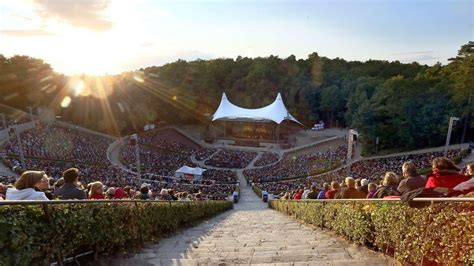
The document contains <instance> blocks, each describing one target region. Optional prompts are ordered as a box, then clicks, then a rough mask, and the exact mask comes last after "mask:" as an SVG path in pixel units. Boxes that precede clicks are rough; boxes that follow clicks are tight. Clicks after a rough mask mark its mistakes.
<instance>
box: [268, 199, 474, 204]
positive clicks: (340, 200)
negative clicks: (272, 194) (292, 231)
mask: <svg viewBox="0 0 474 266" xmlns="http://www.w3.org/2000/svg"><path fill="white" fill-rule="evenodd" d="M279 200H281V201H290V202H324V203H328V202H360V201H368V202H371V201H373V202H380V201H392V202H394V201H395V202H402V200H401V199H399V198H388V199H301V200H282V199H271V200H270V201H279ZM411 201H418V202H420V201H422V202H426V201H431V202H474V198H414V199H412V200H411Z"/></svg>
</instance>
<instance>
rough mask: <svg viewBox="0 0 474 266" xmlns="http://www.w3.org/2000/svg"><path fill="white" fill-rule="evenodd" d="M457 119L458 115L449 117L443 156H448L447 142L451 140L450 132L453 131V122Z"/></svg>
mask: <svg viewBox="0 0 474 266" xmlns="http://www.w3.org/2000/svg"><path fill="white" fill-rule="evenodd" d="M456 121H459V117H453V116H451V117H450V118H449V126H448V134H447V136H446V145H445V146H444V156H448V147H449V142H450V141H451V133H452V132H453V125H454V122H456Z"/></svg>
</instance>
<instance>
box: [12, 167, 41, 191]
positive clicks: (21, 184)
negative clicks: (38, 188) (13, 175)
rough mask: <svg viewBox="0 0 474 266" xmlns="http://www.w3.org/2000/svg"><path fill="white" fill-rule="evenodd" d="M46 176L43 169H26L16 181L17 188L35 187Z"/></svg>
mask: <svg viewBox="0 0 474 266" xmlns="http://www.w3.org/2000/svg"><path fill="white" fill-rule="evenodd" d="M44 176H46V173H45V172H43V171H25V172H23V174H21V176H20V178H19V179H18V180H17V181H16V183H15V188H16V189H18V190H22V189H25V188H34V187H35V185H36V184H37V183H38V182H40V181H41V179H43V177H44Z"/></svg>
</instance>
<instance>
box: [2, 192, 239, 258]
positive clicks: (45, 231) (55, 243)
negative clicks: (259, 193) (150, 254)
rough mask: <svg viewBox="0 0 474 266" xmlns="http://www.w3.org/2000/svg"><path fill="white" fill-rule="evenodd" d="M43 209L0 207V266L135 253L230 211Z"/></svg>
mask: <svg viewBox="0 0 474 266" xmlns="http://www.w3.org/2000/svg"><path fill="white" fill-rule="evenodd" d="M45 206H46V208H47V213H50V218H51V219H49V218H48V215H46V212H45V209H44V208H45ZM45 206H42V205H28V206H8V205H5V206H0V265H30V264H36V265H46V264H48V265H49V263H50V262H52V261H56V259H57V256H61V257H63V258H67V257H71V256H74V255H78V254H81V253H83V252H87V251H95V252H96V253H95V254H100V253H107V254H111V253H115V252H120V251H125V250H129V249H132V250H135V249H138V248H140V247H142V245H143V243H144V241H154V240H157V239H159V238H160V237H161V236H163V235H166V234H169V233H172V232H175V231H176V230H177V229H178V228H181V227H183V226H188V225H191V224H193V223H195V222H197V221H200V220H202V219H205V218H208V217H211V216H213V215H215V214H218V213H221V212H223V211H226V210H228V209H231V208H232V206H233V205H232V202H230V201H203V202H173V203H170V202H149V201H142V202H119V203H89V204H79V203H78V204H52V205H45ZM51 222H52V223H51Z"/></svg>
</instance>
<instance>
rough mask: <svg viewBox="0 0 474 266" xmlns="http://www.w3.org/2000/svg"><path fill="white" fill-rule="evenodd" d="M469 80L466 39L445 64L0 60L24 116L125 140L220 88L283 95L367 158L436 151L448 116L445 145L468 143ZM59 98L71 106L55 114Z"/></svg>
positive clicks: (472, 84) (199, 108) (206, 107)
mask: <svg viewBox="0 0 474 266" xmlns="http://www.w3.org/2000/svg"><path fill="white" fill-rule="evenodd" d="M473 78H474V42H469V43H467V44H465V45H463V46H462V47H461V48H460V49H459V51H458V52H457V53H456V51H453V58H451V59H450V61H449V63H448V64H446V65H441V64H436V65H433V66H427V65H420V64H418V63H411V64H403V63H400V62H398V61H395V62H388V61H380V60H369V61H366V62H359V61H346V60H344V59H340V58H335V59H330V58H327V57H321V56H319V55H318V54H317V53H312V54H310V55H309V56H308V58H306V59H296V58H295V57H294V56H290V57H288V58H284V59H283V58H279V57H276V56H269V57H258V58H248V57H237V58H236V59H226V58H223V59H213V60H196V61H190V62H187V61H183V60H178V61H176V62H174V63H170V64H166V65H163V66H153V67H148V68H144V69H140V70H139V71H135V72H127V73H123V74H121V75H114V76H102V77H92V76H86V75H83V76H81V77H68V76H64V75H61V74H58V73H55V72H54V71H53V69H52V68H51V66H50V65H48V64H46V63H45V62H43V61H42V60H40V59H35V58H31V57H27V56H13V57H10V58H6V57H4V56H1V55H0V92H1V95H2V97H1V98H0V103H4V104H7V105H10V106H14V107H17V108H20V109H23V110H26V106H34V107H40V106H47V107H49V108H50V109H52V110H54V111H55V113H56V114H57V115H59V116H61V119H63V120H66V121H72V122H74V123H77V124H79V125H83V126H86V127H89V128H92V129H96V130H99V131H103V132H107V133H110V134H114V135H123V134H128V133H131V132H135V131H137V130H140V128H143V125H144V124H146V123H148V122H156V121H167V122H169V123H208V122H209V120H210V115H212V113H213V112H214V111H215V109H216V108H217V106H218V104H219V101H220V98H221V95H222V93H223V92H226V94H227V96H228V98H229V100H230V101H232V102H233V103H235V104H237V105H240V106H243V107H248V108H257V107H261V106H264V105H267V104H269V103H271V102H272V101H273V100H274V99H275V96H276V94H277V93H278V92H281V94H282V96H283V99H284V102H285V104H286V105H287V108H288V109H289V110H290V112H291V113H292V114H293V115H294V116H295V117H296V118H297V119H299V120H300V121H301V122H303V123H304V124H305V125H306V126H308V127H310V126H312V124H314V123H315V122H317V121H319V120H323V121H325V122H326V123H327V124H328V125H331V126H339V127H343V126H344V127H351V128H356V129H358V130H359V132H360V134H361V139H362V141H363V142H364V144H365V145H364V147H365V148H366V151H367V152H369V153H370V152H373V151H374V150H375V139H376V138H377V137H378V138H379V140H380V141H379V143H380V144H379V145H380V146H379V149H380V150H382V149H394V148H395V149H400V150H403V149H415V148H422V147H428V146H438V145H442V144H444V141H445V135H446V131H447V125H448V119H449V117H450V116H457V117H460V118H461V120H460V121H459V122H458V124H457V125H456V127H455V130H454V135H453V142H459V141H460V140H461V139H462V138H463V137H464V139H465V140H467V139H468V137H469V128H472V127H474V124H473V122H472V120H471V119H469V117H470V114H471V113H472V112H473V111H474V103H473V102H474V99H472V97H471V102H470V101H469V100H470V95H472V94H474V80H473ZM81 82H83V84H81V85H78V84H79V83H81ZM82 85H83V86H82ZM66 96H67V97H70V98H71V99H72V101H71V103H70V105H69V106H68V107H67V108H63V107H61V102H62V100H63V99H64V97H66ZM464 128H467V129H468V130H466V131H465V130H464ZM471 131H472V130H471ZM471 135H472V134H471Z"/></svg>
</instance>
